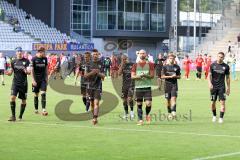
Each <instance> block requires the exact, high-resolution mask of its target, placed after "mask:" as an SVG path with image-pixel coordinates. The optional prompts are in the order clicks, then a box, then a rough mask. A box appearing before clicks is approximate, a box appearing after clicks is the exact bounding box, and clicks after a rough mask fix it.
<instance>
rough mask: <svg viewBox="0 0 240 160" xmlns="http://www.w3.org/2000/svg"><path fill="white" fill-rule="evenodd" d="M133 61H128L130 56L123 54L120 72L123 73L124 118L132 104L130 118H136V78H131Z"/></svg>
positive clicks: (126, 116)
mask: <svg viewBox="0 0 240 160" xmlns="http://www.w3.org/2000/svg"><path fill="white" fill-rule="evenodd" d="M132 66H133V63H131V62H128V56H127V55H125V54H124V55H122V62H121V64H120V67H119V70H118V74H119V76H121V75H122V100H123V107H124V111H125V114H124V116H123V118H124V119H126V120H127V118H128V105H129V106H130V110H131V111H130V119H131V120H132V119H133V118H134V111H133V95H134V88H135V85H134V80H132V79H131V71H132Z"/></svg>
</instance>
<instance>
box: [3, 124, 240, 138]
mask: <svg viewBox="0 0 240 160" xmlns="http://www.w3.org/2000/svg"><path fill="white" fill-rule="evenodd" d="M0 122H3V123H19V124H30V125H43V126H57V127H58V126H60V127H71V128H89V129H102V130H113V131H114V130H115V131H132V132H150V133H162V134H178V135H192V136H206V137H226V138H240V136H237V135H224V134H206V133H195V132H173V131H159V130H149V129H129V128H128V129H127V128H112V127H99V126H81V125H71V124H58V123H40V122H23V121H22V122H7V121H3V120H0ZM139 128H140V127H139Z"/></svg>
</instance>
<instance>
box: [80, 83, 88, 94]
mask: <svg viewBox="0 0 240 160" xmlns="http://www.w3.org/2000/svg"><path fill="white" fill-rule="evenodd" d="M80 88H81V94H82V95H86V93H87V92H86V91H87V85H86V84H81V87H80Z"/></svg>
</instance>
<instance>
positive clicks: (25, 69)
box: [6, 47, 31, 122]
mask: <svg viewBox="0 0 240 160" xmlns="http://www.w3.org/2000/svg"><path fill="white" fill-rule="evenodd" d="M29 63H30V62H29V60H27V59H25V58H23V52H22V48H21V47H18V48H16V59H14V60H13V61H12V62H11V67H10V70H8V71H6V75H9V76H11V75H12V73H14V77H13V81H12V88H11V100H10V106H11V112H12V116H11V117H10V119H9V120H8V121H11V122H15V121H16V97H17V95H18V98H19V99H21V100H22V104H21V108H20V114H19V117H18V118H19V120H22V118H23V114H24V111H25V108H26V99H27V90H28V83H27V75H28V74H30V73H31V70H30V69H29Z"/></svg>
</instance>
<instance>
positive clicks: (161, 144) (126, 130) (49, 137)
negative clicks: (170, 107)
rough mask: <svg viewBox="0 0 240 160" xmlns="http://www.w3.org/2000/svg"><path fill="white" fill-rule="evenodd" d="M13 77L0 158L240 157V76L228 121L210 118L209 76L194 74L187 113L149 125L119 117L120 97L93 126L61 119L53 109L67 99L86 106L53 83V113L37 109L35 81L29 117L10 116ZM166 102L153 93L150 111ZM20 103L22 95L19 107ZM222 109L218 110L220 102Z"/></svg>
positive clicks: (0, 116)
mask: <svg viewBox="0 0 240 160" xmlns="http://www.w3.org/2000/svg"><path fill="white" fill-rule="evenodd" d="M11 79H12V77H6V86H4V87H3V86H0V160H32V159H34V160H42V159H45V160H46V159H51V160H55V159H56V160H66V159H68V160H104V159H114V160H115V159H116V160H120V159H129V160H146V159H149V160H153V159H154V160H155V159H156V160H190V159H197V158H201V157H208V158H205V159H211V158H212V159H221V160H237V159H240V153H238V152H240V143H239V142H240V104H239V102H240V100H239V99H240V94H239V93H240V87H239V86H240V85H239V81H232V82H231V95H230V96H229V97H227V103H226V106H227V107H226V114H225V119H224V123H223V124H218V123H212V122H211V117H212V114H211V111H210V95H209V90H208V85H207V81H205V80H201V81H196V80H195V77H193V74H192V77H191V80H189V81H186V80H184V79H181V80H180V81H179V97H178V100H177V112H178V113H179V114H181V115H183V114H185V116H186V117H187V119H180V120H178V121H167V120H164V121H163V120H159V119H158V120H155V121H153V122H152V123H151V124H150V125H144V126H137V125H136V122H137V121H136V120H135V121H124V120H122V119H121V118H120V117H119V115H122V113H123V107H122V103H121V101H119V103H118V106H117V107H116V108H115V109H114V110H113V111H112V112H110V113H108V114H106V115H104V116H102V117H100V118H99V124H98V125H97V126H92V124H91V121H62V120H59V119H58V118H57V117H56V115H55V112H54V111H55V106H56V104H57V103H58V102H59V101H61V100H62V99H71V100H73V101H74V103H73V104H72V106H71V112H73V113H79V112H84V106H83V103H82V100H81V97H80V95H79V96H75V95H64V94H61V93H57V92H54V91H53V90H52V89H51V88H48V93H47V109H48V112H49V115H48V116H47V117H43V116H41V115H35V114H34V106H33V94H32V93H31V90H30V89H31V87H29V94H28V100H27V103H28V104H27V108H26V112H25V115H24V120H23V121H22V122H16V123H9V122H7V119H8V118H9V116H10V107H9V99H10V96H9V95H10V87H11ZM66 83H68V84H71V83H72V84H73V78H70V79H66ZM29 84H30V83H29ZM111 85H112V84H111V81H110V79H106V80H105V81H104V83H103V88H104V90H107V91H109V92H112V93H114V90H113V88H112V86H111ZM29 86H30V85H29ZM118 99H119V100H120V98H119V97H118ZM109 101H111V100H109ZM165 104H166V102H165V99H164V97H163V96H158V97H154V98H153V110H152V112H151V113H152V114H154V113H155V114H158V113H159V110H160V111H161V113H166V112H167V109H166V107H165V106H166V105H165ZM19 105H20V101H19V100H17V113H19V109H20V107H19ZM190 110H191V119H190ZM217 111H218V115H219V104H218V110H217ZM135 113H136V108H135ZM232 153H233V154H232ZM225 154H226V155H225ZM227 154H229V155H227ZM209 156H210V157H209ZM214 156H215V157H214ZM203 159H204V158H203Z"/></svg>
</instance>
